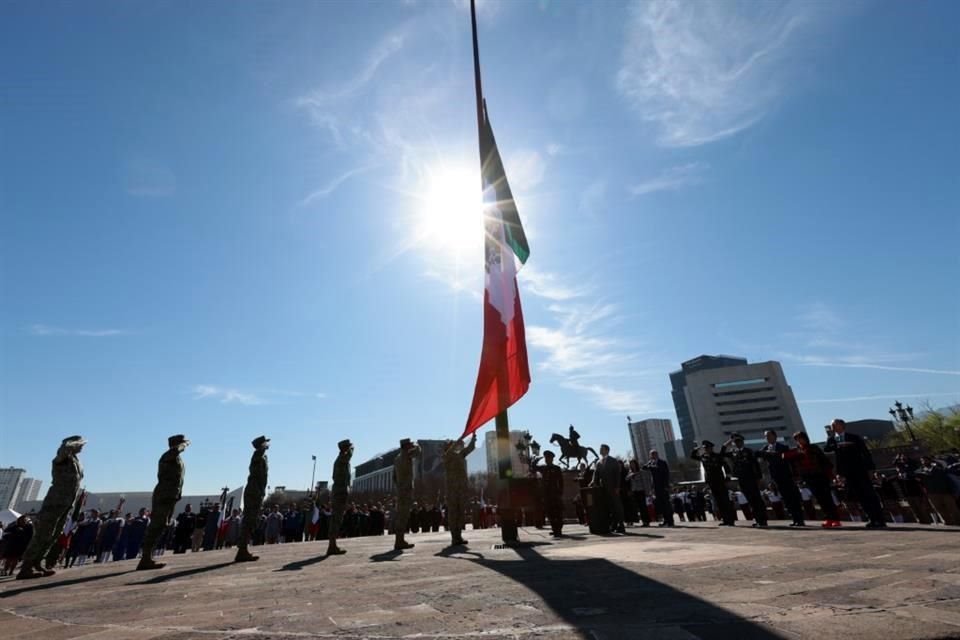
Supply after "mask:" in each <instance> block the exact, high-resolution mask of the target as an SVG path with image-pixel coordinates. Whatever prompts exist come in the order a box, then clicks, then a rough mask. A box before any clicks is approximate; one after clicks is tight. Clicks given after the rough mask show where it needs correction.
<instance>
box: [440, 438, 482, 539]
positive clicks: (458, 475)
mask: <svg viewBox="0 0 960 640" xmlns="http://www.w3.org/2000/svg"><path fill="white" fill-rule="evenodd" d="M476 447H477V434H476V433H474V434H473V438H471V439H470V444H468V445H467V446H466V447H464V446H463V438H461V439H459V440H448V441H447V447H446V449H445V450H444V452H443V469H444V474H445V475H446V477H447V529H448V530H449V531H450V537H451V545H453V546H456V545H465V544H467V541H466V540H464V539H463V536H462V535H461V532H462V531H463V529H464V523H463V514H464V511H466V509H467V493H468V491H467V456H468V455H470V454H471V453H473V450H474V449H475V448H476Z"/></svg>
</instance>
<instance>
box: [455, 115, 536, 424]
mask: <svg viewBox="0 0 960 640" xmlns="http://www.w3.org/2000/svg"><path fill="white" fill-rule="evenodd" d="M483 112H484V113H483V123H482V125H481V127H480V157H481V158H482V165H481V167H480V170H481V177H482V181H483V202H484V230H485V242H484V246H485V251H484V255H485V266H484V268H485V270H486V275H485V281H484V295H483V351H482V352H481V355H480V370H479V372H478V373H477V386H476V388H475V389H474V392H473V404H472V405H471V406H470V414H469V416H468V417H467V426H466V427H465V428H464V430H463V435H464V436H467V435H469V434H471V433H473V432H474V431H476V430H477V429H479V428H480V427H481V426H483V425H484V424H485V423H486V422H488V421H489V420H491V419H492V418H494V417H496V415H497V414H498V413H500V412H502V411H505V410H506V409H507V408H508V407H509V406H510V405H512V404H513V403H515V402H516V401H517V400H519V399H520V398H522V397H523V394H525V393H526V392H527V389H528V388H529V387H530V366H529V362H528V360H527V342H526V338H525V337H524V328H523V310H522V309H521V307H520V291H519V290H518V289H517V265H516V262H514V259H516V260H519V261H520V264H521V265H522V264H523V263H525V262H526V261H527V258H528V257H530V247H529V245H528V244H527V236H526V235H525V234H524V232H523V225H522V224H521V223H520V216H519V214H518V213H517V206H516V203H515V202H514V200H513V194H512V193H511V192H510V185H509V183H507V176H506V173H505V172H504V169H503V161H502V160H501V159H500V152H499V151H498V150H497V142H496V140H495V139H494V137H493V129H492V128H491V126H490V120H489V118H488V116H487V109H486V104H484V108H483Z"/></svg>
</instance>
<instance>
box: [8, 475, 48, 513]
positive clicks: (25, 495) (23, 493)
mask: <svg viewBox="0 0 960 640" xmlns="http://www.w3.org/2000/svg"><path fill="white" fill-rule="evenodd" d="M42 484H43V481H42V480H37V479H36V478H24V479H23V480H21V481H20V492H19V493H18V494H17V501H16V502H15V503H14V507H13V508H16V505H19V504H23V503H24V502H31V501H33V500H36V499H37V497H38V496H39V495H40V486H41V485H42Z"/></svg>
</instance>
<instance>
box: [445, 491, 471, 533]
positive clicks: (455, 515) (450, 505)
mask: <svg viewBox="0 0 960 640" xmlns="http://www.w3.org/2000/svg"><path fill="white" fill-rule="evenodd" d="M466 508H467V495H466V492H464V491H458V490H448V491H447V530H448V531H463V528H464V526H465V525H464V517H463V513H464V511H465V510H466Z"/></svg>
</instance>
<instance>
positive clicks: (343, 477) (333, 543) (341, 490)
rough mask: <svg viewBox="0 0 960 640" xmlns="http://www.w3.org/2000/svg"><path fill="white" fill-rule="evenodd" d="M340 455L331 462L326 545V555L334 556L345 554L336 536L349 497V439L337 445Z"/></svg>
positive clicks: (351, 448) (351, 445) (350, 456)
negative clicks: (329, 507) (329, 509)
mask: <svg viewBox="0 0 960 640" xmlns="http://www.w3.org/2000/svg"><path fill="white" fill-rule="evenodd" d="M337 447H339V449H340V453H339V454H338V455H337V459H336V460H334V462H333V487H332V488H331V490H330V494H331V496H332V500H331V503H332V504H331V505H330V506H331V514H330V542H329V544H328V545H327V555H328V556H336V555H340V554H343V553H346V551H345V550H343V549H341V548H340V547H338V546H337V536H338V535H340V525H341V524H342V523H343V514H344V512H345V511H346V510H347V498H349V497H350V458H352V457H353V443H351V442H350V440H349V439H347V440H341V441H340V442H338V443H337Z"/></svg>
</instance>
